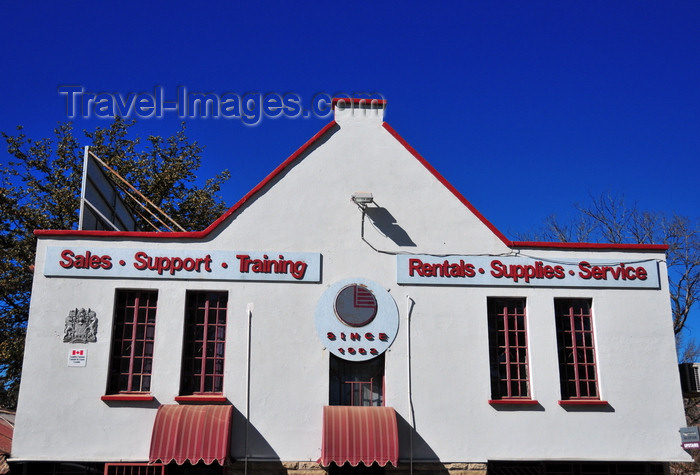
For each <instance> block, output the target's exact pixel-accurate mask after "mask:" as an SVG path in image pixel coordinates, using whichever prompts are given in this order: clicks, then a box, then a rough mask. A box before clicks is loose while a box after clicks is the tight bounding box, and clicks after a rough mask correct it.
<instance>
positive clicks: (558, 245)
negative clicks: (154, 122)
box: [34, 97, 668, 252]
mask: <svg viewBox="0 0 700 475" xmlns="http://www.w3.org/2000/svg"><path fill="white" fill-rule="evenodd" d="M339 101H350V102H351V103H352V104H357V105H359V104H367V103H368V102H369V103H371V104H378V105H381V106H382V107H385V106H386V100H382V99H362V98H342V97H340V98H338V97H336V98H333V106H335V104H336V103H337V102H339ZM336 126H337V124H336V122H335V120H333V121H331V122H329V123H328V124H326V125H325V126H324V127H323V128H322V129H321V130H320V131H318V132H317V133H316V134H315V135H314V136H313V137H311V138H310V139H309V140H308V141H307V142H306V143H305V144H304V145H302V146H301V147H300V148H299V149H297V150H296V151H295V152H294V153H293V154H292V155H290V156H289V157H288V158H287V159H286V160H285V161H284V162H282V163H281V164H280V165H279V166H277V168H275V169H274V170H273V171H272V172H271V173H270V174H269V175H268V176H266V177H265V178H264V179H263V180H262V181H261V182H260V183H258V184H257V185H256V186H255V187H254V188H253V189H252V190H250V191H249V192H248V193H247V194H246V195H245V196H244V197H243V198H241V199H240V200H239V201H238V202H237V203H236V204H234V205H233V206H232V207H231V208H229V209H228V211H226V212H225V213H224V214H223V215H221V216H220V217H219V218H218V219H217V220H216V221H214V222H213V223H212V224H211V225H209V226H208V227H207V228H206V229H204V230H203V231H191V232H124V231H76V230H72V229H67V230H66V229H59V230H56V229H37V230H35V231H34V234H35V235H37V236H46V237H59V236H70V237H76V238H91V237H120V238H137V239H143V238H148V239H164V240H165V239H202V238H205V237H207V236H208V235H209V234H210V233H212V232H213V231H214V230H215V229H216V228H217V227H218V226H219V225H221V224H222V223H223V222H224V221H226V220H227V219H228V218H229V217H230V216H231V215H233V214H234V213H235V212H236V211H238V210H239V209H240V208H241V207H242V206H243V205H244V204H245V203H247V202H248V201H250V200H251V199H253V198H254V196H255V195H256V194H257V193H258V192H260V191H261V190H262V189H263V188H264V187H265V186H267V185H268V184H269V183H270V182H271V181H272V180H274V179H275V178H276V177H277V176H278V175H279V174H280V173H282V171H284V169H286V168H287V167H288V166H290V165H291V164H292V163H293V162H295V161H296V160H297V158H299V156H300V155H302V154H303V153H304V152H306V151H307V150H308V149H309V148H311V147H312V146H313V145H314V144H315V143H316V142H317V141H318V140H319V139H321V137H323V136H324V135H325V134H326V133H327V132H329V131H330V130H332V129H333V128H334V127H336ZM382 126H383V127H384V128H385V129H386V130H387V131H388V132H389V133H390V134H391V135H392V136H393V137H394V138H395V139H396V140H397V141H398V142H399V143H400V144H401V145H403V147H404V148H405V149H406V150H407V151H408V152H409V153H411V155H413V156H414V157H415V158H416V159H417V160H418V161H419V162H420V163H421V164H423V166H424V167H425V168H426V169H427V170H428V171H429V172H430V173H432V174H433V176H435V178H437V179H438V181H439V182H440V183H442V184H443V185H444V186H445V187H446V188H447V189H448V190H450V191H451V192H452V194H454V195H455V197H456V198H457V199H458V200H459V201H460V202H461V203H462V204H464V206H466V207H467V209H469V210H470V211H471V212H472V213H473V214H474V215H475V216H476V217H477V218H479V220H481V222H482V223H484V225H486V226H487V227H488V228H489V229H490V230H491V231H492V232H493V233H494V234H495V235H496V236H497V237H498V238H499V239H500V240H501V241H502V242H503V243H504V244H505V245H506V246H508V247H511V248H528V249H569V250H624V251H638V252H640V251H641V252H643V251H654V252H664V251H666V250H668V246H666V245H663V244H606V243H571V242H536V241H511V240H509V239H508V238H506V237H505V235H503V234H502V233H501V232H500V231H499V230H498V229H497V228H496V227H495V226H494V225H493V224H492V223H491V222H490V221H489V220H487V219H486V218H485V217H484V216H483V215H482V214H481V213H480V212H479V211H478V210H477V209H476V208H475V207H474V206H473V205H472V204H471V203H470V202H469V201H468V200H467V199H466V198H465V197H464V196H463V195H462V194H461V193H460V192H459V191H457V189H456V188H455V187H454V186H452V184H451V183H450V182H449V181H447V180H446V179H445V177H443V176H442V175H441V174H440V173H439V172H438V171H437V170H436V169H435V168H434V167H433V166H432V165H431V164H430V163H428V161H427V160H426V159H425V158H423V157H422V156H421V155H420V154H419V153H418V152H417V151H416V149H414V148H413V147H412V146H411V145H410V144H409V143H408V142H406V140H405V139H404V138H403V137H401V136H400V135H399V133H398V132H396V130H394V128H393V127H391V126H390V125H389V124H388V123H386V122H383V123H382Z"/></svg>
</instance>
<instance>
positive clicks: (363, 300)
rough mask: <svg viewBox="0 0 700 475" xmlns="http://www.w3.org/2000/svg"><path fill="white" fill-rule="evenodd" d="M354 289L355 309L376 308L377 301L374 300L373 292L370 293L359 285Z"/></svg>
mask: <svg viewBox="0 0 700 475" xmlns="http://www.w3.org/2000/svg"><path fill="white" fill-rule="evenodd" d="M354 288H355V299H354V305H355V308H374V307H375V306H376V305H377V303H376V300H375V299H374V295H372V292H370V291H369V290H367V289H366V288H364V287H360V286H359V285H356V286H355V287H354Z"/></svg>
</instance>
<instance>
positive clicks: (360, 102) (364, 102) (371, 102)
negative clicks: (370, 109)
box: [332, 97, 386, 109]
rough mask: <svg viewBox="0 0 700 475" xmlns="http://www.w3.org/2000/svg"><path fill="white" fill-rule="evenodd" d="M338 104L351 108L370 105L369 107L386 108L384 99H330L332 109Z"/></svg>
mask: <svg viewBox="0 0 700 475" xmlns="http://www.w3.org/2000/svg"><path fill="white" fill-rule="evenodd" d="M338 102H345V103H350V104H351V105H353V106H361V105H371V106H381V108H382V109H383V108H385V107H386V100H384V99H371V98H360V97H334V98H333V99H332V103H333V108H335V105H336V104H337V103H338Z"/></svg>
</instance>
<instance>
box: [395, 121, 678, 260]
mask: <svg viewBox="0 0 700 475" xmlns="http://www.w3.org/2000/svg"><path fill="white" fill-rule="evenodd" d="M382 126H383V127H384V128H385V129H386V130H387V131H388V132H389V133H390V134H391V135H392V136H393V137H394V138H395V139H396V140H398V141H399V143H401V145H403V146H404V148H405V149H406V150H408V151H409V152H410V153H411V154H412V155H413V156H414V157H416V159H417V160H418V161H419V162H421V163H422V164H423V166H424V167H425V168H427V169H428V171H429V172H430V173H432V174H433V176H435V178H437V179H438V181H440V183H442V184H443V185H444V186H445V188H447V189H448V190H450V191H451V192H452V194H454V195H455V197H457V199H458V200H459V201H461V202H462V204H463V205H464V206H466V207H467V208H468V209H469V210H470V211H471V212H472V213H474V215H475V216H476V217H477V218H479V219H480V220H481V222H482V223H484V224H485V225H486V227H488V228H489V229H490V230H491V231H492V232H493V233H494V234H495V235H496V236H497V237H498V238H499V239H500V240H501V241H503V243H504V244H505V245H506V246H508V247H511V248H514V247H515V248H538V249H570V250H574V249H596V250H606V249H608V250H628V251H666V250H667V249H668V246H666V245H663V244H606V243H571V242H536V241H511V240H510V239H508V238H506V237H505V235H503V233H501V232H500V231H499V230H498V229H497V228H496V226H494V225H493V224H492V223H491V222H490V221H489V220H488V219H486V218H485V217H484V216H483V215H482V214H481V213H480V212H479V211H478V210H477V209H476V208H475V207H474V206H473V205H472V204H471V203H470V202H469V201H468V200H467V199H466V198H465V197H464V196H463V195H462V194H461V193H460V192H459V191H457V189H456V188H455V187H454V186H452V184H451V183H450V182H449V181H447V179H445V177H443V176H442V175H441V174H440V173H439V172H438V171H437V170H436V169H435V168H434V167H433V166H432V165H431V164H430V163H428V161H427V160H426V159H425V158H423V157H422V156H421V154H419V153H418V152H417V151H416V149H414V148H413V147H412V146H411V145H410V144H409V143H408V142H406V140H405V139H404V138H403V137H401V136H400V135H399V133H398V132H397V131H396V130H394V128H393V127H391V126H390V125H389V124H388V123H386V122H384V123H382Z"/></svg>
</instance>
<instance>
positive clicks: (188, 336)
mask: <svg viewBox="0 0 700 475" xmlns="http://www.w3.org/2000/svg"><path fill="white" fill-rule="evenodd" d="M227 306H228V292H208V291H188V292H187V303H186V308H185V338H184V346H183V352H182V377H181V381H180V394H181V395H201V394H222V393H223V390H224V351H225V349H226V312H227Z"/></svg>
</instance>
